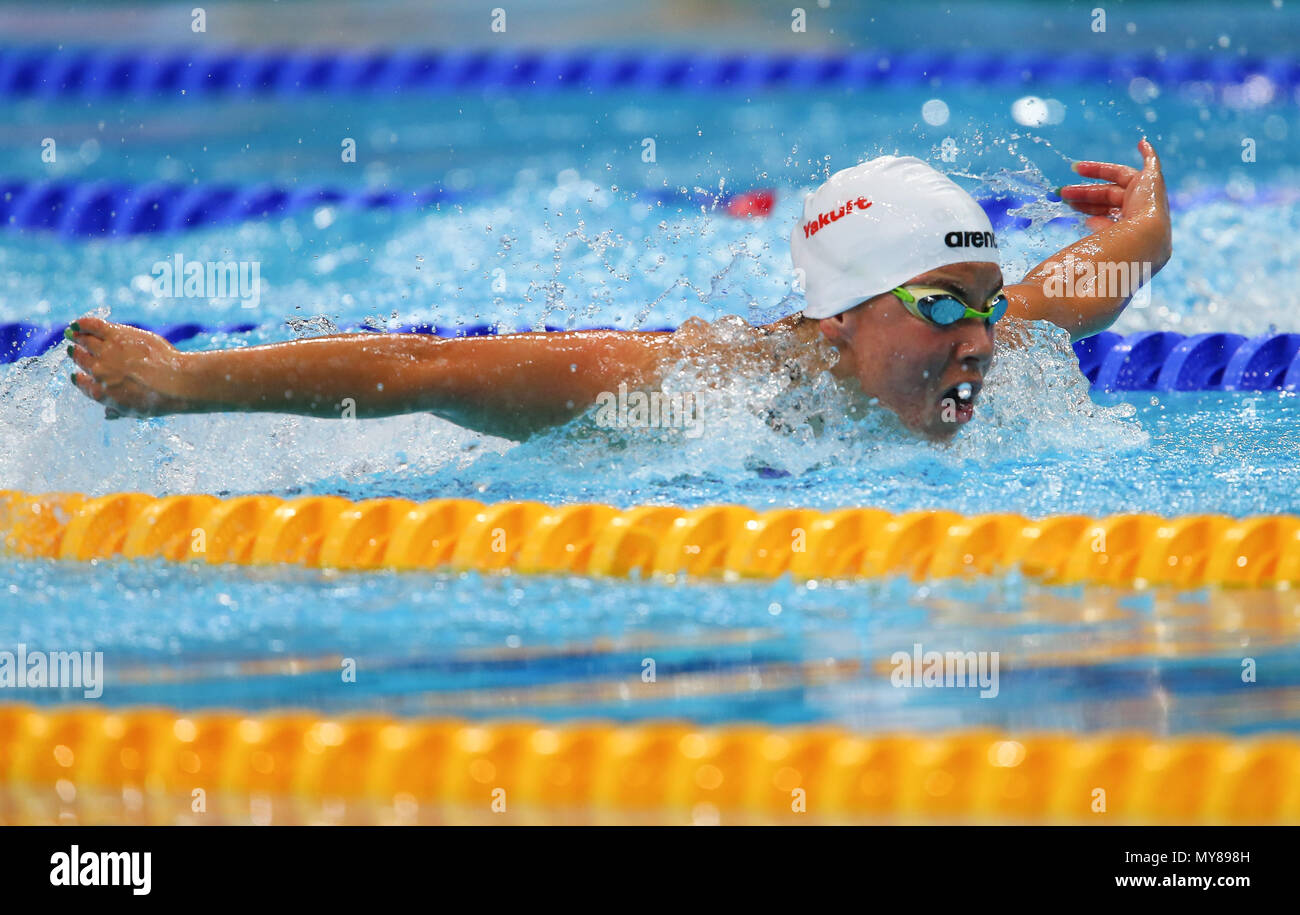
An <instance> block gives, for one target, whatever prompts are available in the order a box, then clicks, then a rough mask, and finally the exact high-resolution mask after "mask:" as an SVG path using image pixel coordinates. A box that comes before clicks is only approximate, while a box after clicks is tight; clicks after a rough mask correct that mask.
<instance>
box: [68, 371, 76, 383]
mask: <svg viewBox="0 0 1300 915" xmlns="http://www.w3.org/2000/svg"><path fill="white" fill-rule="evenodd" d="M68 377H69V378H70V379H72V383H73V384H76V383H77V373H76V372H73V373H72V374H71V375H69V376H68Z"/></svg>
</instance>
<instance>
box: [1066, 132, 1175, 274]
mask: <svg viewBox="0 0 1300 915" xmlns="http://www.w3.org/2000/svg"><path fill="white" fill-rule="evenodd" d="M1138 151H1139V152H1141V153H1142V169H1141V171H1139V170H1138V169H1136V168H1130V167H1129V166H1127V165H1116V164H1114V163H1112V162H1091V161H1083V162H1076V163H1074V170H1075V171H1076V172H1077V173H1078V174H1080V175H1082V176H1083V177H1085V178H1097V179H1099V180H1101V181H1105V182H1106V183H1105V184H1067V185H1065V186H1064V187H1062V188H1061V189H1060V195H1061V199H1062V200H1064V201H1065V202H1066V203H1068V204H1069V205H1070V206H1071V207H1072V208H1073V209H1075V210H1077V211H1079V212H1080V213H1083V214H1084V215H1086V216H1087V217H1088V218H1087V219H1086V220H1085V221H1084V225H1085V226H1086V227H1087V228H1088V230H1089V231H1091V232H1100V231H1102V230H1103V229H1107V228H1109V227H1111V226H1112V225H1114V224H1116V223H1119V222H1127V223H1130V224H1136V225H1139V226H1141V227H1142V228H1143V230H1145V231H1146V232H1148V233H1149V234H1150V235H1151V236H1152V240H1153V241H1154V242H1155V243H1156V244H1155V245H1154V247H1155V249H1156V253H1157V254H1163V257H1162V258H1161V257H1157V258H1156V260H1157V261H1158V265H1156V266H1155V269H1157V270H1158V269H1160V267H1163V266H1164V265H1165V263H1166V262H1167V261H1168V260H1169V257H1170V255H1171V254H1172V252H1173V237H1172V233H1171V230H1170V225H1169V198H1168V197H1167V196H1166V194H1165V179H1164V175H1163V173H1162V172H1161V170H1160V157H1159V156H1158V155H1156V150H1155V147H1154V146H1152V145H1151V143H1150V142H1149V141H1148V140H1147V139H1146V138H1145V137H1143V138H1142V140H1141V141H1140V142H1139V143H1138Z"/></svg>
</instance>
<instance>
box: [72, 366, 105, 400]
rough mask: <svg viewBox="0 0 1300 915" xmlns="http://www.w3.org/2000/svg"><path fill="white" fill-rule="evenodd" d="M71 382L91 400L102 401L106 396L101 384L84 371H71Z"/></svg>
mask: <svg viewBox="0 0 1300 915" xmlns="http://www.w3.org/2000/svg"><path fill="white" fill-rule="evenodd" d="M72 384H73V387H75V388H77V389H78V390H79V391H81V393H83V394H85V395H86V396H87V397H89V398H91V399H92V400H98V401H102V400H103V399H104V398H105V396H107V394H106V392H105V391H104V388H103V386H102V385H101V384H100V383H99V382H98V381H96V380H95V378H94V376H93V375H88V374H86V373H85V372H73V373H72Z"/></svg>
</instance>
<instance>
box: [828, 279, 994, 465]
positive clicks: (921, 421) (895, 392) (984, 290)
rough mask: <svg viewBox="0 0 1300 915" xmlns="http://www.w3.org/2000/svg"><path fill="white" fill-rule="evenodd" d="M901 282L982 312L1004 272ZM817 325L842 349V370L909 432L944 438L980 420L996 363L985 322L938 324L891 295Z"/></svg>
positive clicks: (989, 330)
mask: <svg viewBox="0 0 1300 915" xmlns="http://www.w3.org/2000/svg"><path fill="white" fill-rule="evenodd" d="M901 285H904V286H908V285H925V286H939V287H942V288H945V289H949V290H951V291H953V292H955V293H957V295H958V296H959V297H961V298H962V299H964V300H965V301H966V302H967V303H968V304H970V305H972V306H973V307H975V308H983V307H984V303H985V302H986V301H988V299H989V297H990V296H992V295H993V294H994V293H996V292H997V291H998V290H999V289H1001V288H1002V271H1001V269H999V268H998V266H997V265H996V264H985V263H964V264H952V265H950V266H947V267H939V268H938V269H935V270H931V271H929V272H928V273H923V274H921V275H920V276H916V277H913V278H912V279H910V280H908V281H907V282H906V283H903V284H901ZM819 325H820V327H821V331H822V333H823V334H824V335H825V336H826V337H827V339H829V340H830V341H831V342H832V343H833V344H835V346H836V347H837V348H838V349H839V351H840V363H839V365H838V366H837V373H839V374H843V375H852V376H853V377H855V378H857V379H858V383H859V384H861V386H862V390H863V392H864V393H865V394H867V396H869V397H875V398H879V400H880V403H882V404H883V405H884V406H886V407H888V408H889V409H891V410H893V411H894V412H895V413H896V414H898V417H899V419H901V420H902V421H903V422H904V423H905V424H906V425H907V426H908V427H909V428H911V429H913V430H915V431H917V432H919V433H921V434H922V435H925V436H927V437H929V438H934V439H946V438H948V437H950V436H952V434H953V433H955V432H956V431H957V429H959V428H960V427H961V426H962V425H964V424H965V423H967V422H969V421H970V419H971V417H972V416H973V415H974V411H975V406H976V404H977V402H978V397H979V391H980V388H981V387H982V386H983V383H984V374H985V373H986V372H987V371H988V369H989V365H990V363H991V362H992V361H993V333H994V329H993V327H991V326H989V325H988V324H986V323H985V322H984V321H982V320H979V319H978V318H965V319H963V320H961V321H958V322H957V323H956V324H952V325H949V326H948V327H938V326H936V325H934V324H931V323H930V322H929V321H924V320H922V319H920V318H918V317H916V316H915V315H913V314H912V313H911V312H909V311H908V310H907V309H906V308H905V307H904V306H903V303H902V302H900V301H899V300H898V297H897V296H895V295H894V294H893V293H890V292H886V293H884V294H883V295H878V296H875V297H874V298H871V299H868V300H866V301H865V302H863V303H862V304H861V305H858V306H856V307H855V308H851V309H849V310H848V311H846V312H844V313H843V314H839V315H836V316H835V317H832V318H825V319H823V320H822V321H820V322H819ZM963 382H964V383H968V384H970V385H971V388H972V395H973V396H972V397H971V398H970V400H969V401H963V400H962V399H961V398H960V397H958V395H957V386H958V385H960V384H962V383H963Z"/></svg>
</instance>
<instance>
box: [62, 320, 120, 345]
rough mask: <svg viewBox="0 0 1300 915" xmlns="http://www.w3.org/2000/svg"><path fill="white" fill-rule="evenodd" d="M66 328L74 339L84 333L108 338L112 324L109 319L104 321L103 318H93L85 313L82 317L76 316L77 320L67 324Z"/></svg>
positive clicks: (103, 338)
mask: <svg viewBox="0 0 1300 915" xmlns="http://www.w3.org/2000/svg"><path fill="white" fill-rule="evenodd" d="M68 329H69V330H70V331H72V334H73V338H74V339H75V338H78V337H81V336H83V335H84V336H88V337H98V338H99V339H101V340H106V339H108V335H109V334H110V333H112V330H113V324H112V322H110V321H105V320H104V319H103V318H95V317H91V316H89V315H87V316H86V317H84V318H77V320H75V321H73V322H72V323H71V324H70V325H68Z"/></svg>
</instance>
